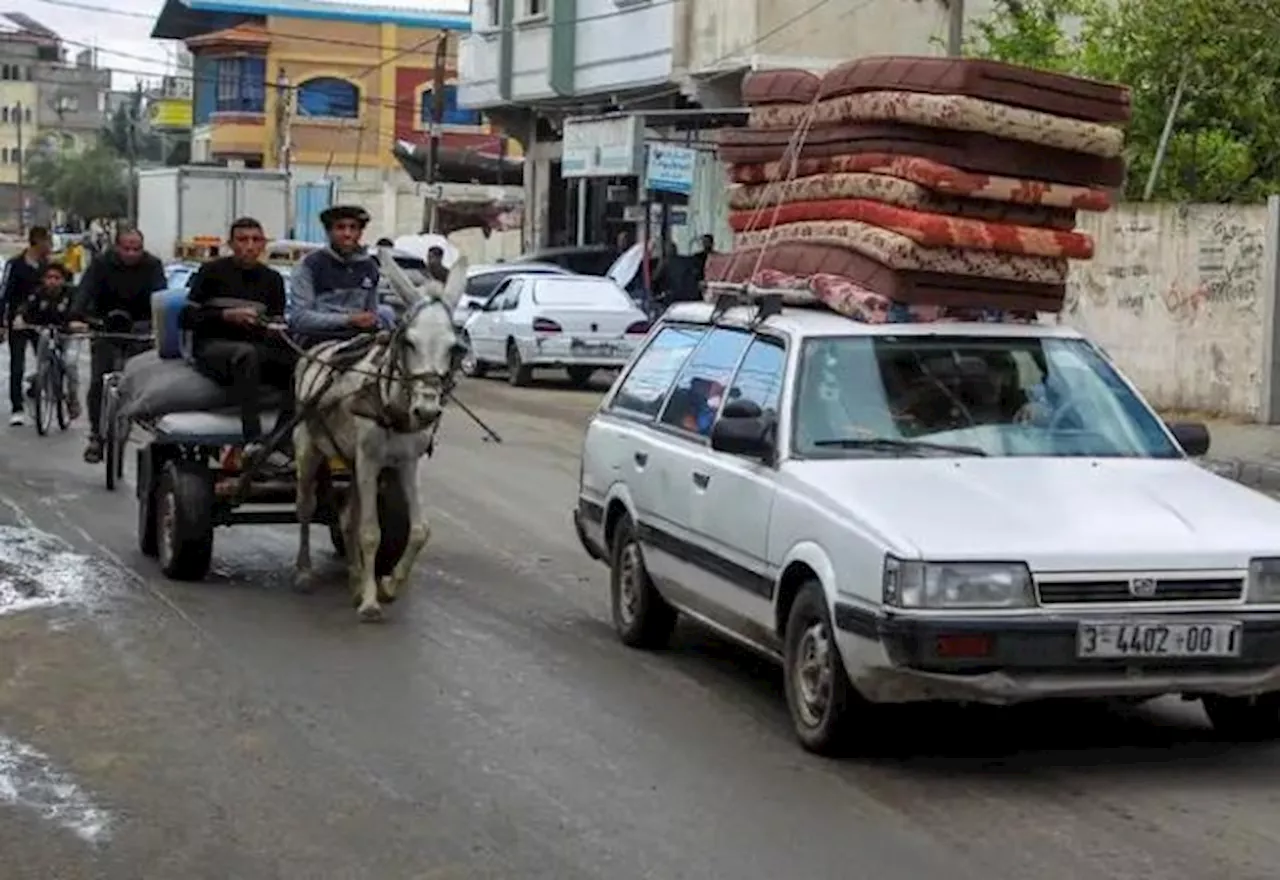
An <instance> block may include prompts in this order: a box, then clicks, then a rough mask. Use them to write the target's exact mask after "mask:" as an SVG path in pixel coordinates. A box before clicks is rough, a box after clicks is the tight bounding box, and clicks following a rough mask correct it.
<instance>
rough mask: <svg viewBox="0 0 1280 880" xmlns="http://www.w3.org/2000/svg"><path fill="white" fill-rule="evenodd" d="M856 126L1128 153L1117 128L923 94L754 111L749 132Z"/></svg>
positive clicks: (868, 95)
mask: <svg viewBox="0 0 1280 880" xmlns="http://www.w3.org/2000/svg"><path fill="white" fill-rule="evenodd" d="M857 122H900V123H906V124H908V125H921V126H925V127H927V128H937V129H943V130H947V131H969V132H979V133H981V134H989V135H992V136H994V137H1000V138H1007V139H1008V140H1014V141H1022V142H1025V143H1031V144H1038V145H1040V146H1043V147H1055V148H1057V149H1060V150H1070V151H1072V152H1077V153H1088V154H1090V155H1093V156H1102V157H1104V158H1112V157H1115V156H1119V155H1120V153H1121V152H1122V151H1123V149H1124V131H1123V130H1122V129H1120V128H1118V127H1116V126H1113V125H1107V124H1104V123H1098V122H1085V121H1084V120H1080V119H1070V118H1068V117H1065V116H1054V115H1052V114H1049V113H1043V112H1040V111H1038V110H1027V109H1025V108H1022V107H1010V106H1009V105H1007V104H997V103H996V102H994V101H984V100H983V99H981V98H970V97H966V96H964V95H928V94H921V93H919V92H904V91H882V92H861V93H857V94H851V95H842V96H840V97H836V98H827V99H825V100H822V101H819V102H818V103H817V105H816V106H815V105H812V104H768V105H764V106H757V107H753V108H752V110H751V117H750V122H749V123H748V125H749V127H750V128H753V129H757V130H759V129H785V130H787V131H794V130H796V129H797V128H799V127H801V126H804V125H806V124H811V125H812V126H813V127H820V126H827V125H840V124H843V123H857Z"/></svg>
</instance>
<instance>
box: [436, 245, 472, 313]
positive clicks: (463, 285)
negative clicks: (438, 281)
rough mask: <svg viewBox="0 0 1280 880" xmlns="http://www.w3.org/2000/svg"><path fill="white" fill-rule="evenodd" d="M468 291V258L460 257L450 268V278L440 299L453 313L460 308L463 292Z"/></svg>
mask: <svg viewBox="0 0 1280 880" xmlns="http://www.w3.org/2000/svg"><path fill="white" fill-rule="evenodd" d="M466 289H467V258H466V257H463V256H459V257H458V259H456V260H454V262H453V265H452V266H450V267H449V278H448V280H447V281H445V283H444V291H443V292H442V293H441V294H440V298H441V299H442V300H444V302H445V305H447V306H448V307H449V310H450V311H452V310H453V309H456V308H457V307H458V302H459V301H460V300H461V299H462V292H463V291H464V290H466Z"/></svg>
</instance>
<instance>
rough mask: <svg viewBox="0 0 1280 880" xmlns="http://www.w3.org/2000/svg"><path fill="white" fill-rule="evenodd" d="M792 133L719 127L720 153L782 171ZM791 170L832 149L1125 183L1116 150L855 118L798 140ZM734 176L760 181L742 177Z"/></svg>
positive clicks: (1095, 183) (1007, 173) (1005, 173)
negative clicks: (1106, 152)
mask: <svg viewBox="0 0 1280 880" xmlns="http://www.w3.org/2000/svg"><path fill="white" fill-rule="evenodd" d="M794 135H795V133H794V132H790V131H780V130H779V131H758V130H752V129H742V128H734V129H725V130H723V131H721V132H720V133H719V143H720V150H719V152H720V158H721V159H723V160H724V161H726V162H729V163H732V164H734V165H738V166H758V165H766V166H767V165H768V164H769V163H778V162H780V160H782V159H783V158H784V156H787V157H788V161H787V162H783V163H782V171H781V172H780V173H781V175H782V177H784V178H786V177H789V176H791V175H790V174H788V173H786V172H787V171H788V170H789V167H790V159H789V155H790V153H793V152H794V147H793V148H792V149H791V150H790V151H788V146H789V145H790V144H791V143H792V141H793V140H796V138H795V137H794ZM800 147H801V148H800V155H799V165H800V167H799V168H798V169H797V171H796V174H797V175H798V176H806V175H810V174H820V173H822V172H823V171H826V170H844V169H841V168H830V169H828V168H827V167H826V165H824V164H823V160H829V159H831V158H833V157H836V156H854V155H862V154H867V153H872V154H877V155H884V154H889V155H894V156H911V157H916V158H922V159H928V160H930V161H933V162H937V163H939V164H942V165H947V166H950V167H952V168H957V169H961V170H963V171H967V172H970V173H975V174H989V175H998V176H1001V177H1011V178H1017V179H1021V180H1035V181H1048V182H1052V183H1066V184H1071V185H1074V186H1084V187H1108V188H1112V187H1119V186H1122V185H1123V184H1124V179H1125V165H1124V160H1123V159H1122V158H1120V157H1104V156H1093V155H1089V154H1087V153H1079V152H1072V151H1070V150H1062V149H1057V148H1055V147H1045V146H1040V145H1037V144H1031V143H1027V142H1023V141H1015V140H1010V139H1008V138H1000V137H994V136H992V135H988V134H981V133H978V132H963V131H944V130H942V129H938V128H928V127H926V126H921V125H907V124H903V123H860V124H848V125H839V126H831V127H828V128H815V129H812V130H810V131H809V132H808V133H807V135H806V137H805V138H804V141H803V143H802V144H801V145H800ZM748 173H750V172H739V171H738V170H736V169H735V171H734V176H735V179H737V180H739V181H741V182H753V183H755V182H761V181H762V179H763V178H762V179H761V180H747V179H744V176H743V175H744V174H748Z"/></svg>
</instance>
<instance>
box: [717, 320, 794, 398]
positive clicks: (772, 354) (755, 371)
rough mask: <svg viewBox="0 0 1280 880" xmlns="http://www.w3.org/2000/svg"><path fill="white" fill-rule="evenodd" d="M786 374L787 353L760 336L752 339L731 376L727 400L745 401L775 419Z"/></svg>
mask: <svg viewBox="0 0 1280 880" xmlns="http://www.w3.org/2000/svg"><path fill="white" fill-rule="evenodd" d="M786 371H787V350H786V349H785V348H784V347H783V345H782V343H781V342H778V341H776V340H774V339H769V338H766V337H763V336H758V337H756V339H755V341H754V342H752V343H751V348H749V349H747V356H746V357H744V358H743V359H742V365H741V366H740V367H738V374H737V375H736V376H734V377H733V385H732V386H731V387H730V388H729V400H749V401H751V402H752V403H754V404H756V405H757V406H759V407H760V409H761V410H762V411H763V412H766V413H769V412H771V413H772V414H773V415H775V416H776V415H777V414H778V399H779V398H780V397H781V396H782V379H783V376H785V375H786Z"/></svg>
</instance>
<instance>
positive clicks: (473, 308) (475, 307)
mask: <svg viewBox="0 0 1280 880" xmlns="http://www.w3.org/2000/svg"><path fill="white" fill-rule="evenodd" d="M483 308H484V303H482V302H477V301H476V300H474V299H473V300H470V301H469V302H468V303H467V311H468V312H478V311H480V310H481V309H483Z"/></svg>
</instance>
